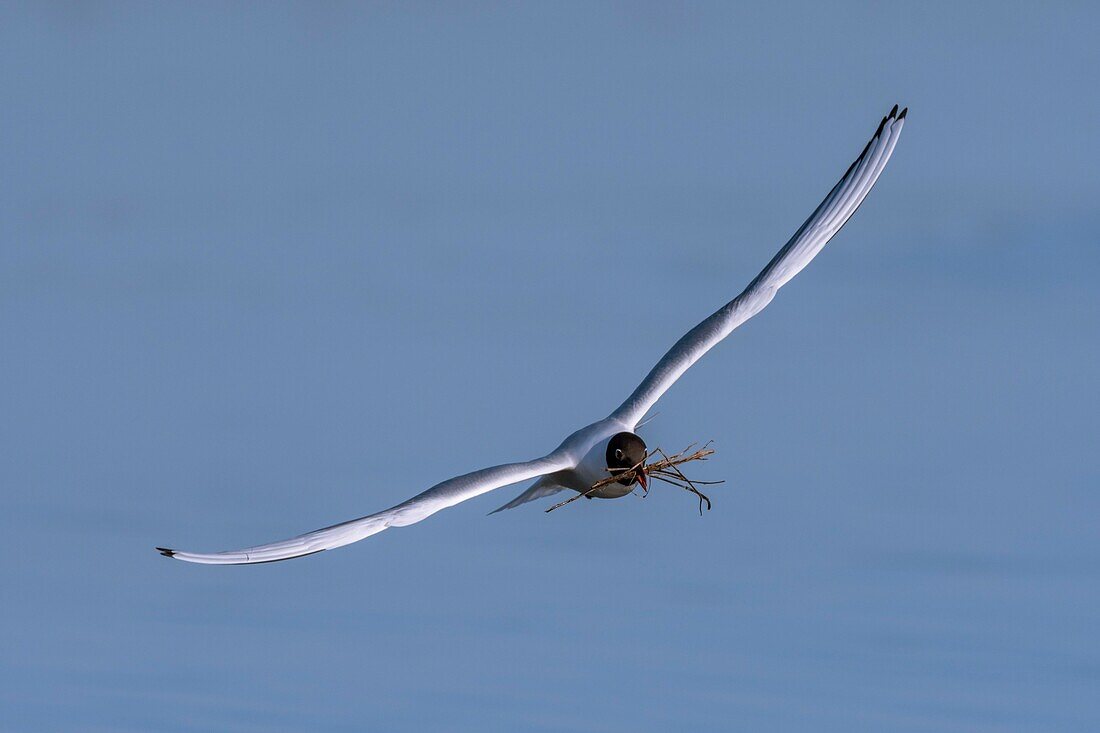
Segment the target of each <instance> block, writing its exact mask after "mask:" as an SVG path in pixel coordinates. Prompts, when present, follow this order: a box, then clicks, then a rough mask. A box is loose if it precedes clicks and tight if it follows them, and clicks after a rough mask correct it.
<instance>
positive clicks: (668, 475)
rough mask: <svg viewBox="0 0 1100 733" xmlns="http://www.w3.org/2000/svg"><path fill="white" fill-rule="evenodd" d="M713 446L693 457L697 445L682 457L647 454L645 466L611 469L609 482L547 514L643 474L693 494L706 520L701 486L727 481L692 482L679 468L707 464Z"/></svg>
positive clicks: (603, 481) (599, 483)
mask: <svg viewBox="0 0 1100 733" xmlns="http://www.w3.org/2000/svg"><path fill="white" fill-rule="evenodd" d="M711 442H712V441H708V442H707V444H706V445H704V446H703V447H702V448H700V449H699V450H697V451H695V452H694V453H690V454H689V451H690V450H691V449H692V448H694V447H695V445H696V444H695V443H692V444H691V445H689V446H688V447H687V448H684V449H683V450H682V451H680V452H679V453H676V454H674V455H671V456H670V455H667V454H666V453H665V452H664V451H663V450H661V449H660V448H657V449H656V450H654V451H653V452H651V453H647V454H646V458H645V460H643V461H642V462H641V463H639V464H638V465H636V466H633V467H631V468H627V469H617V470H614V471H613V470H612V469H608V471H609V472H610V473H611V475H610V476H608V477H607V478H605V479H600V480H599V481H597V482H596V483H594V484H592V486H591V487H590V488H589V489H588V490H587V491H585V492H582V493H579V494H577V495H576V496H573V497H570V498H568V499H566V500H565V501H562V502H558V503H557V504H555V505H554V506H552V507H550V508H549V509H547V510H546V511H548V512H552V511H554V510H555V509H557V508H559V507H563V506H565V505H566V504H569V503H572V502H574V501H576V500H577V499H580V498H590V497H591V496H592V494H594V493H596V492H597V491H599V490H600V489H602V488H604V487H605V486H610V485H611V484H613V483H616V482H619V481H623V480H624V479H625V480H626V481H627V482H630V481H631V480H633V479H635V478H637V476H638V474H639V473H644V474H645V475H646V478H655V479H657V480H658V481H664V482H665V483H666V484H672V485H673V486H677V487H679V488H681V489H683V490H684V491H690V492H691V493H693V494H695V495H696V496H698V497H699V515H700V516H702V514H703V503H704V502H705V503H706V505H707V511H710V499H709V498H708V497H707V495H706V494H704V493H703V492H702V491H699V488H698V485H703V486H713V485H715V484H721V483H725V482H724V481H692V480H691V479H689V478H688V477H687V476H685V475H684V474H683V472H682V471H681V470H680V469H679V468H678V466H680V465H682V464H684V463H688V462H689V461H705V460H707V456H710V455H711V454H713V453H714V449H713V448H711V447H710V444H711ZM656 455H660V456H661V460H659V461H654V462H653V463H646V461H647V460H649V459H650V458H651V457H653V456H656ZM648 494H649V489H646V488H643V489H642V496H643V497H644V496H647V495H648Z"/></svg>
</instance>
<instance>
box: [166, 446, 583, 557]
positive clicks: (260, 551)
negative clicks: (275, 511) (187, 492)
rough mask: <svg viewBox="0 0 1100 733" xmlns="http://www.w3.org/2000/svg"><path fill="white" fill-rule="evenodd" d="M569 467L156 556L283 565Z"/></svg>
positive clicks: (565, 459)
mask: <svg viewBox="0 0 1100 733" xmlns="http://www.w3.org/2000/svg"><path fill="white" fill-rule="evenodd" d="M573 465H574V461H573V459H572V457H570V456H569V454H568V453H567V452H565V451H562V450H556V451H554V452H553V453H551V454H550V455H548V456H545V457H543V458H537V459H535V460H533V461H527V462H526V463H506V464H504V465H503V466H494V467H493V468H484V469H482V470H480V471H474V472H473V473H467V474H465V475H463V476H456V477H455V478H452V479H448V480H446V481H444V482H443V483H440V484H436V485H435V486H433V487H432V488H430V489H428V490H427V491H425V492H423V493H421V494H417V495H416V496H414V497H413V498H411V499H409V500H408V501H406V502H402V503H401V504H398V505H397V506H395V507H392V508H391V509H387V510H385V511H383V512H378V513H377V514H371V515H369V516H366V517H361V518H359V519H353V520H351V521H350V522H344V523H342V524H334V525H333V526H331V527H325V528H324V529H318V530H316V531H314V532H309V533H308V534H303V535H299V536H298V537H292V538H291V539H289V540H283V541H281V542H272V543H271V544H268V545H258V546H256V547H246V548H244V549H243V550H230V551H226V552H212V553H201V552H182V551H180V550H171V549H168V548H166V547H158V548H157V550H159V551H160V553H161V554H162V555H165V556H167V557H174V558H176V559H177V560H186V561H187V562H196V563H203V564H207V565H248V564H252V563H261V562H275V561H276V560H289V559H290V558H292V557H302V556H303V555H312V554H313V553H315V552H321V551H322V550H331V549H332V548H334V547H342V546H343V545H350V544H351V543H352V542H358V541H359V540H361V539H363V538H365V537H370V536H371V535H372V534H377V533H379V532H381V531H382V530H384V529H386V528H388V527H404V526H405V525H408V524H414V523H416V522H419V521H420V520H421V519H424V518H425V517H428V516H430V515H432V514H435V513H436V512H438V511H439V510H440V509H446V508H447V507H449V506H454V505H455V504H458V503H459V502H463V501H466V500H467V499H472V498H474V497H475V496H479V495H481V494H484V493H485V492H487V491H492V490H493V489H499V488H500V487H501V486H507V485H509V484H514V483H518V482H520V481H526V480H527V479H532V478H536V477H538V476H542V475H544V474H547V473H553V472H554V471H560V470H562V469H565V468H572V467H573Z"/></svg>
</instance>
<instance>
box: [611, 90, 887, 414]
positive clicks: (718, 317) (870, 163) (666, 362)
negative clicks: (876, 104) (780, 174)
mask: <svg viewBox="0 0 1100 733" xmlns="http://www.w3.org/2000/svg"><path fill="white" fill-rule="evenodd" d="M906 112H908V109H905V110H902V112H901V114H900V115H899V114H898V108H897V105H895V106H894V109H893V110H891V111H890V114H889V115H887V116H886V117H884V118H882V122H881V123H880V124H879V126H878V130H876V131H875V135H874V137H872V138H871V140H870V142H868V143H867V146H866V147H864V149H863V152H862V153H860V155H859V157H858V158H856V160H855V162H854V163H852V165H851V166H849V168H848V170H847V172H845V174H844V176H843V177H842V178H841V179H840V181H839V182H838V183H837V184H836V185H835V186H833V189H832V190H831V191H829V195H828V196H826V197H825V200H824V201H822V202H821V204H820V205H819V206H818V207H817V208H816V209H815V210H814V213H813V214H811V215H810V218H809V219H807V220H806V222H805V223H804V224H803V225H802V226H801V227H799V229H798V231H797V232H795V233H794V236H793V237H791V240H790V241H789V242H787V244H786V245H784V246H783V249H781V250H779V253H778V254H776V256H775V257H774V258H772V261H771V262H769V263H768V266H767V267H765V268H764V270H763V272H761V273H760V274H759V275H757V276H756V279H755V280H753V281H752V282H751V283H749V286H748V287H747V288H745V291H744V292H743V293H741V294H740V295H738V296H737V297H736V298H734V299H733V300H731V301H730V302H729V303H727V304H726V305H725V306H723V307H722V308H721V309H720V310H718V311H717V312H716V313H714V314H713V315H712V316H710V317H709V318H707V319H706V320H705V321H703V322H702V323H700V324H699V325H698V326H696V327H695V328H693V329H691V330H690V331H688V332H687V334H685V335H684V337H683V338H681V339H680V340H679V341H677V342H676V344H675V345H674V346H673V347H672V348H671V349H669V350H668V353H667V354H665V355H664V356H663V357H662V358H661V360H660V361H659V362H657V366H655V367H653V370H652V371H650V373H649V374H648V375H647V376H646V378H645V379H644V380H642V383H641V384H640V385H638V388H637V389H636V390H634V393H633V394H632V395H630V397H629V398H628V399H627V400H626V402H624V403H623V404H622V405H620V406H619V408H618V409H617V410H615V412H613V413H611V417H612V418H614V419H618V420H621V421H623V422H624V423H626V424H628V425H637V423H638V421H640V420H641V419H642V417H643V416H644V415H645V414H646V412H648V411H649V410H650V408H652V407H653V405H654V404H655V403H656V402H657V400H658V399H660V397H661V395H663V394H664V393H665V391H666V390H668V388H669V387H671V386H672V385H673V384H674V383H675V382H676V380H677V379H679V378H680V375H681V374H683V373H684V372H686V371H687V370H688V367H690V366H691V365H692V364H694V363H695V362H696V361H698V360H699V358H700V357H702V356H703V354H705V353H707V352H708V351H710V349H711V348H712V347H713V346H714V345H715V344H717V343H718V342H719V341H721V340H722V339H724V338H725V337H726V336H728V335H729V334H730V332H731V331H733V329H735V328H737V327H738V326H740V325H741V324H742V323H744V322H745V321H747V320H749V319H750V318H752V317H753V316H755V315H756V314H757V313H759V312H760V311H762V310H763V309H764V306H766V305H767V304H768V303H770V302H771V300H772V298H773V297H774V296H775V293H776V291H777V290H779V288H781V287H782V286H783V285H785V284H786V282H787V281H788V280H790V279H791V278H792V277H794V276H795V275H797V274H798V273H799V272H801V270H802V268H804V267H805V266H806V265H808V264H809V263H810V260H812V259H813V258H814V257H815V256H816V255H817V253H818V252H820V251H821V248H822V247H824V246H825V244H826V243H827V242H828V241H829V240H830V239H832V238H833V236H834V235H835V234H836V233H837V232H839V231H840V228H841V227H843V226H844V224H845V223H846V222H847V221H848V219H850V218H851V216H852V214H854V213H855V212H856V209H858V208H859V205H860V204H861V203H863V199H865V198H866V197H867V194H868V193H870V191H871V187H872V186H874V185H875V181H877V180H878V177H879V174H880V173H882V169H883V168H884V167H885V166H886V161H888V160H889V159H890V154H891V153H893V152H894V145H896V144H897V141H898V136H899V135H901V128H902V127H904V126H905V114H906Z"/></svg>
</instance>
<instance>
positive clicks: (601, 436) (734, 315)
mask: <svg viewBox="0 0 1100 733" xmlns="http://www.w3.org/2000/svg"><path fill="white" fill-rule="evenodd" d="M907 112H908V109H904V110H902V111H901V113H900V114H899V113H898V108H897V105H894V108H893V109H892V110H891V111H890V114H888V115H887V116H886V117H884V118H882V122H881V123H879V126H878V129H877V130H875V134H874V135H873V136H872V137H871V140H870V141H869V142H868V143H867V145H866V146H865V147H864V148H863V152H861V153H860V154H859V157H857V158H856V159H855V161H854V162H853V163H852V164H851V165H850V166H849V167H848V170H847V171H845V173H844V175H843V176H841V178H840V181H838V182H837V184H836V185H835V186H833V187H832V189H831V190H830V191H829V193H828V195H826V196H825V200H824V201H822V202H821V203H820V204H819V205H818V207H817V208H816V209H814V212H813V213H812V214H810V218H808V219H807V220H806V221H805V222H804V223H803V224H802V226H801V227H799V228H798V231H796V232H795V233H794V236H792V237H791V239H790V241H788V242H787V243H786V244H785V245H783V248H782V249H780V250H779V252H778V253H777V254H776V255H775V257H773V258H772V260H771V262H769V263H768V265H767V267H765V268H764V269H763V270H762V271H761V272H760V274H759V275H757V276H756V278H754V279H753V281H752V282H750V283H749V285H748V287H746V288H745V289H744V291H742V293H741V294H740V295H738V296H737V297H736V298H734V299H733V300H731V301H730V302H729V303H727V304H726V305H724V306H722V307H721V308H719V309H718V310H717V311H715V312H714V313H713V314H712V315H710V316H709V317H708V318H706V319H705V320H704V321H703V322H702V323H700V324H699V325H697V326H696V327H695V328H693V329H691V330H690V331H688V332H687V334H685V335H684V336H683V337H682V338H681V339H680V340H679V341H677V342H676V343H675V344H674V345H673V346H672V348H671V349H669V350H668V352H667V353H666V354H665V355H664V356H663V357H662V358H661V360H660V361H659V362H657V365H656V366H655V367H653V369H652V370H651V371H650V372H649V374H648V375H647V376H646V378H645V379H644V380H642V383H641V384H640V385H638V388H637V389H635V390H634V392H633V393H632V394H631V395H630V396H629V397H628V398H627V399H626V401H625V402H623V403H622V404H621V405H619V407H618V408H617V409H616V410H615V411H614V412H612V413H611V414H610V415H608V416H607V417H606V418H604V419H603V420H599V421H598V422H594V423H592V424H591V425H588V426H586V427H583V428H581V429H580V430H577V431H576V432H574V433H573V434H572V435H570V436H569V437H567V438H566V439H565V440H564V441H562V443H561V445H559V446H558V447H557V448H555V449H554V450H552V451H550V452H549V453H547V454H546V455H544V456H542V457H541V458H535V459H534V460H530V461H523V462H520V463H506V464H503V465H500V466H493V467H492V468H483V469H481V470H480V471H474V472H472V473H467V474H463V475H461V476H456V477H455V478H450V479H447V480H446V481H443V482H442V483H439V484H436V485H435V486H433V487H431V488H430V489H428V490H427V491H424V492H422V493H420V494H417V495H416V496H414V497H412V498H411V499H409V500H407V501H404V502H402V503H400V504H398V505H397V506H394V507H391V508H389V509H386V510H384V511H381V512H378V513H376V514H370V515H367V516H365V517H360V518H359V519H353V520H351V521H348V522H343V523H341V524H334V525H332V526H331V527H325V528H324V529H318V530H316V531H313V532H309V533H306V534H303V535H299V536H298V537H293V538H291V539H288V540H282V541H280V542H272V543H270V544H266V545H258V546H256V547H246V548H244V549H241V550H229V551H225V552H212V553H201V552H184V551H180V550H173V549H170V548H167V547H158V548H156V549H157V550H158V551H159V552H160V553H161V554H162V555H165V556H167V557H172V558H175V559H177V560H185V561H187V562H193V563H203V564H209V565H246V564H255V563H265V562H275V561H278V560H289V559H290V558H294V557H304V556H305V555H312V554H315V553H318V552H322V551H323V550H331V549H333V548H336V547H342V546H344V545H348V544H351V543H352V542H358V541H359V540H361V539H364V538H366V537H370V536H371V535H373V534H378V533H379V532H381V531H382V530H384V529H389V528H390V527H405V526H407V525H410V524H415V523H416V522H419V521H421V520H422V519H425V518H427V517H429V516H431V515H432V514H435V513H436V512H438V511H440V510H441V509H446V508H447V507H450V506H454V505H455V504H458V503H459V502H463V501H466V500H467V499H472V498H474V497H475V496H480V495H481V494H484V493H486V492H489V491H492V490H494V489H499V488H501V487H503V486H509V485H511V484H516V483H519V482H522V481H529V480H531V479H537V480H536V481H535V482H534V484H533V485H532V486H531V487H530V488H528V489H527V490H526V491H524V492H523V493H521V494H520V495H519V496H517V497H516V498H515V499H513V500H512V501H510V502H508V503H507V504H505V505H504V506H502V507H500V509H497V510H496V511H501V510H504V509H511V508H513V507H516V506H519V505H521V504H525V503H527V502H529V501H531V500H533V499H538V498H540V497H544V496H548V495H551V494H554V493H557V492H559V491H562V490H570V489H571V490H573V491H576V492H579V493H581V494H584V495H586V496H592V497H597V498H602V499H614V498H618V497H621V496H626V495H627V494H629V493H631V492H632V491H633V488H634V485H635V483H637V484H638V485H640V486H642V488H643V489H645V488H646V487H647V482H646V474H645V470H644V462H645V460H646V457H647V455H648V453H647V449H646V444H645V441H643V440H642V439H641V437H639V436H638V435H637V433H636V432H635V431H636V430H637V428H638V427H639V424H640V423H641V422H642V420H643V418H644V416H645V415H646V414H647V413H648V412H649V411H650V409H651V408H652V407H653V406H654V404H655V403H656V402H657V400H658V399H659V398H660V397H661V395H663V394H664V393H665V392H666V391H667V390H668V388H669V387H671V386H672V385H673V384H674V383H675V382H676V380H677V379H679V378H680V375H682V374H683V373H684V372H685V371H687V370H688V368H689V367H690V366H691V365H692V364H694V363H695V362H696V361H698V360H699V359H700V357H702V356H703V354H705V353H707V352H708V351H710V350H711V348H713V347H714V346H715V345H716V344H717V343H718V342H719V341H721V340H722V339H724V338H725V337H726V336H728V335H729V334H730V332H731V331H733V330H734V329H735V328H737V327H738V326H740V325H741V324H742V323H744V322H745V321H747V320H749V319H750V318H752V317H753V316H755V315H756V314H757V313H759V312H760V311H761V310H763V309H764V307H765V306H767V305H768V303H770V302H771V301H772V298H774V297H775V294H776V292H778V291H779V289H780V288H781V287H783V285H785V284H786V283H787V281H788V280H790V279H791V278H793V277H794V276H795V275H797V274H798V273H799V272H801V271H802V269H803V268H804V267H806V265H808V264H809V263H810V260H812V259H813V258H814V257H815V256H817V253H818V252H820V251H821V249H822V248H823V247H824V246H825V244H826V243H827V242H828V241H829V240H830V239H832V238H833V236H835V235H836V233H837V232H839V231H840V229H841V228H842V227H843V226H844V224H845V223H847V221H848V219H850V218H851V216H852V214H854V213H855V212H856V209H858V208H859V206H860V204H862V203H863V200H864V199H865V198H867V194H868V193H870V191H871V188H872V187H873V186H874V185H875V182H876V181H877V180H878V177H879V175H880V174H881V173H882V170H883V168H885V167H886V163H887V161H889V160H890V155H891V154H892V153H893V152H894V146H895V145H896V144H897V141H898V137H899V136H900V135H901V130H902V128H903V127H904V126H905V115H906V113H907ZM639 469H641V470H639ZM617 474H623V478H622V479H619V480H618V481H615V482H613V483H610V484H608V483H607V482H606V481H604V480H605V479H608V478H609V476H614V475H617ZM599 482H603V484H604V485H603V486H601V487H600V488H599V489H598V490H593V485H594V484H596V483H599Z"/></svg>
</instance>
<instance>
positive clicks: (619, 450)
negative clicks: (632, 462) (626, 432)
mask: <svg viewBox="0 0 1100 733" xmlns="http://www.w3.org/2000/svg"><path fill="white" fill-rule="evenodd" d="M625 455H626V454H625V453H623V449H622V448H616V449H615V460H616V461H621V460H622V459H623V457H624V456H625Z"/></svg>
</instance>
